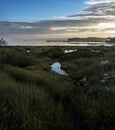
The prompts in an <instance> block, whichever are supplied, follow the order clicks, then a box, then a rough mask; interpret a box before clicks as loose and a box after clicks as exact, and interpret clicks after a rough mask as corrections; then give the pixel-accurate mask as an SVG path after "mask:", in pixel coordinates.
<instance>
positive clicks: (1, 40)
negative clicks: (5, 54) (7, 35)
mask: <svg viewBox="0 0 115 130" xmlns="http://www.w3.org/2000/svg"><path fill="white" fill-rule="evenodd" d="M0 46H7V41H6V40H4V38H1V39H0Z"/></svg>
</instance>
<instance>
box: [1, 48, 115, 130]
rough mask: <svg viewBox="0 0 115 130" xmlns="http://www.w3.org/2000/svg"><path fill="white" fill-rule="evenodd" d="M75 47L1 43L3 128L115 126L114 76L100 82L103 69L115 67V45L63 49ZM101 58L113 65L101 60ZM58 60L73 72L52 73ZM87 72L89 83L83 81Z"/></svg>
mask: <svg viewBox="0 0 115 130" xmlns="http://www.w3.org/2000/svg"><path fill="white" fill-rule="evenodd" d="M72 48H73V49H75V48H76V47H61V48H60V47H54V48H53V47H39V48H38V47H36V48H35V47H3V48H0V130H114V129H115V93H114V92H112V91H111V87H112V86H114V83H115V82H114V80H115V77H114V76H113V78H111V79H109V80H108V82H107V83H105V84H101V83H100V80H101V79H102V78H103V74H104V73H107V72H109V71H113V72H114V71H115V69H114V67H115V62H114V61H115V60H114V56H115V53H114V49H115V48H114V47H111V48H105V47H89V48H87V47H84V48H82V47H77V48H76V49H77V50H78V51H77V52H74V53H71V54H64V53H63V52H64V50H65V49H72ZM27 50H30V53H29V54H28V53H27ZM92 50H93V54H92ZM102 60H109V61H110V64H107V65H101V61H102ZM54 61H60V62H61V63H62V68H63V69H65V70H66V71H67V73H68V74H69V76H67V77H65V76H60V75H59V74H56V73H53V72H51V71H50V65H51V64H52V63H53V62H54ZM84 75H85V76H86V77H87V81H86V86H84V85H83V84H80V82H79V80H81V79H82V78H83V77H84ZM106 88H108V89H109V91H108V90H106Z"/></svg>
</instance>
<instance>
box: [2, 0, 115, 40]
mask: <svg viewBox="0 0 115 130" xmlns="http://www.w3.org/2000/svg"><path fill="white" fill-rule="evenodd" d="M0 4H1V5H2V6H1V7H0V21H1V22H0V35H1V36H4V37H6V38H8V40H11V41H13V40H14V42H15V41H19V40H21V41H28V40H33V39H42V38H43V39H48V38H70V37H105V38H106V37H115V0H0ZM2 21H8V22H7V23H6V22H2Z"/></svg>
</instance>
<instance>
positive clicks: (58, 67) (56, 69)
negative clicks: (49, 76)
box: [51, 62, 68, 76]
mask: <svg viewBox="0 0 115 130" xmlns="http://www.w3.org/2000/svg"><path fill="white" fill-rule="evenodd" d="M51 71H54V72H56V73H58V74H60V75H65V76H68V74H67V73H66V72H65V71H64V70H62V69H61V64H60V63H59V62H55V63H53V64H52V65H51Z"/></svg>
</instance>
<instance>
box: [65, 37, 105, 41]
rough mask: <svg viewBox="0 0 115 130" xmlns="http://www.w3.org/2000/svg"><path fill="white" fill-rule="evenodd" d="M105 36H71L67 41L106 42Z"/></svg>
mask: <svg viewBox="0 0 115 130" xmlns="http://www.w3.org/2000/svg"><path fill="white" fill-rule="evenodd" d="M105 40H106V39H105V38H97V37H88V38H69V39H68V40H67V42H105Z"/></svg>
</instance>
